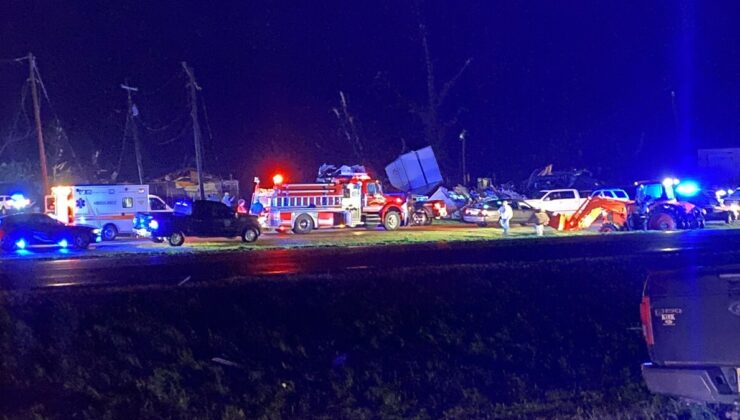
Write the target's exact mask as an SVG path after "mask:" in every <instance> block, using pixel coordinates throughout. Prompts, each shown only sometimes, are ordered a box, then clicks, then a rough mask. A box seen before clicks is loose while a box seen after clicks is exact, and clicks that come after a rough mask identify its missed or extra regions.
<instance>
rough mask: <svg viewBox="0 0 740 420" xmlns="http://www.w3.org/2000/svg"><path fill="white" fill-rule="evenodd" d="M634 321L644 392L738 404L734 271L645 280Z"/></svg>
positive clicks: (739, 295)
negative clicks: (641, 342)
mask: <svg viewBox="0 0 740 420" xmlns="http://www.w3.org/2000/svg"><path fill="white" fill-rule="evenodd" d="M640 319H641V321H642V328H643V333H644V336H645V341H646V342H647V346H648V352H649V353H650V359H651V361H652V363H645V364H644V365H643V366H642V375H643V378H644V379H645V382H646V383H647V386H648V388H649V389H650V390H651V391H652V392H655V393H658V394H666V395H672V396H677V397H683V398H687V399H690V400H695V401H700V402H706V403H719V404H735V403H736V402H738V401H740V383H739V382H738V374H740V266H726V267H723V268H720V269H706V270H705V269H696V270H690V271H687V272H675V273H658V274H652V275H650V276H649V277H648V279H647V281H646V283H645V288H644V291H643V297H642V304H641V305H640Z"/></svg>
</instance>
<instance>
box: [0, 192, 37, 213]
mask: <svg viewBox="0 0 740 420" xmlns="http://www.w3.org/2000/svg"><path fill="white" fill-rule="evenodd" d="M29 206H31V200H29V199H28V198H26V197H24V196H23V195H22V194H13V195H0V214H2V215H6V214H10V213H17V212H20V211H24V210H25V209H27V208H28V207H29Z"/></svg>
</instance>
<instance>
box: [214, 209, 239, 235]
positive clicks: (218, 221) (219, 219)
mask: <svg viewBox="0 0 740 420" xmlns="http://www.w3.org/2000/svg"><path fill="white" fill-rule="evenodd" d="M218 204H221V205H220V206H216V207H215V215H214V216H215V217H214V225H215V226H216V228H217V229H218V231H219V232H220V233H219V235H220V236H225V237H227V238H230V237H233V236H238V235H239V233H240V232H239V220H237V218H236V216H235V214H234V211H233V210H231V208H229V207H228V206H227V205H225V204H223V203H218Z"/></svg>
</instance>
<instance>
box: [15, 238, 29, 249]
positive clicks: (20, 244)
mask: <svg viewBox="0 0 740 420" xmlns="http://www.w3.org/2000/svg"><path fill="white" fill-rule="evenodd" d="M26 246H28V244H27V243H26V240H25V239H18V240H17V241H15V247H16V248H18V249H26Z"/></svg>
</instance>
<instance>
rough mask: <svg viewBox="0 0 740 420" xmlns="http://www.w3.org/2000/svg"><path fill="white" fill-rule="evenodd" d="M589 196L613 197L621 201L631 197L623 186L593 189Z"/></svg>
mask: <svg viewBox="0 0 740 420" xmlns="http://www.w3.org/2000/svg"><path fill="white" fill-rule="evenodd" d="M589 197H604V198H612V199H614V200H620V201H629V199H630V196H629V194H627V191H625V190H623V189H621V188H599V189H598V190H595V191H593V192H592V193H591V195H589Z"/></svg>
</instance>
